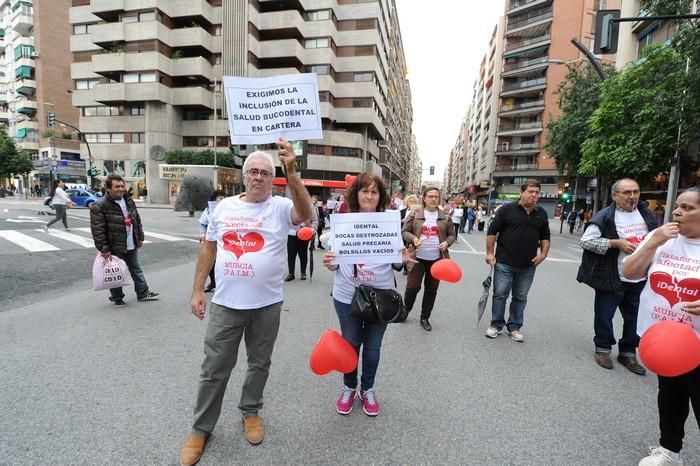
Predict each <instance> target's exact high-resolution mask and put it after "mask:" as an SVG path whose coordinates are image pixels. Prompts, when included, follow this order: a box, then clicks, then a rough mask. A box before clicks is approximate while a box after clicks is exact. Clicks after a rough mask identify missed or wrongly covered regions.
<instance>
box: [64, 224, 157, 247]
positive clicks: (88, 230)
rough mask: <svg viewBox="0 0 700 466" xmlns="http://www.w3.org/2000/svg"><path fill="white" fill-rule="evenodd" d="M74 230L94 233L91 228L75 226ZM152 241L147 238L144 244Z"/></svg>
mask: <svg viewBox="0 0 700 466" xmlns="http://www.w3.org/2000/svg"><path fill="white" fill-rule="evenodd" d="M73 230H75V231H84V232H86V233H90V235H92V230H90V229H89V228H73ZM151 243H152V241H148V240H145V241H144V242H143V244H151ZM94 246H95V244H94V243H93V247H94Z"/></svg>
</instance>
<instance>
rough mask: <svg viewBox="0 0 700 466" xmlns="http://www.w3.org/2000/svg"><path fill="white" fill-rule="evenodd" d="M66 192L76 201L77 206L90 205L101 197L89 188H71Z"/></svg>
mask: <svg viewBox="0 0 700 466" xmlns="http://www.w3.org/2000/svg"><path fill="white" fill-rule="evenodd" d="M66 194H68V197H70V200H71V201H73V202H74V203H75V206H76V207H90V204H92V203H93V202H95V201H96V200H98V199H99V198H100V197H99V196H98V195H97V194H95V193H93V192H92V191H88V190H87V189H69V190H67V191H66Z"/></svg>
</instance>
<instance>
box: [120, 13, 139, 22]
mask: <svg viewBox="0 0 700 466" xmlns="http://www.w3.org/2000/svg"><path fill="white" fill-rule="evenodd" d="M138 20H139V17H138V16H136V15H129V16H122V23H136V22H138Z"/></svg>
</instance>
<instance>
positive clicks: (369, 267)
mask: <svg viewBox="0 0 700 466" xmlns="http://www.w3.org/2000/svg"><path fill="white" fill-rule="evenodd" d="M388 204H389V196H388V195H387V192H386V187H385V186H384V182H383V181H382V179H381V178H380V177H378V176H375V175H372V174H370V173H361V174H359V175H358V176H357V178H355V181H353V183H352V184H351V185H350V186H349V187H348V190H347V192H346V194H345V205H346V209H347V210H346V212H351V213H355V212H384V210H385V209H386V207H387V205H388ZM335 215H336V214H334V216H335ZM338 215H342V214H338ZM334 258H335V253H334V252H333V251H330V250H329V251H328V252H326V254H324V256H323V265H325V266H326V268H327V269H328V270H331V271H335V272H336V273H335V279H334V280H333V305H334V306H335V312H336V313H337V314H338V321H339V322H340V330H341V333H342V335H343V337H344V338H345V339H346V340H347V341H348V342H350V344H351V345H352V346H353V347H354V348H355V351H356V352H357V354H358V356H359V354H360V347H362V377H361V380H360V391H359V393H358V392H357V369H355V370H354V371H353V372H350V373H348V374H344V375H343V384H344V386H343V389H342V391H341V393H340V397H339V398H338V402H337V403H336V411H337V412H338V413H339V414H350V412H351V411H352V407H353V402H354V401H355V398H359V399H360V400H361V401H362V410H363V411H364V412H365V414H366V415H367V416H376V415H378V414H379V403H378V402H377V397H376V395H375V393H374V379H375V376H376V374H377V367H379V353H380V352H379V350H380V348H381V346H382V338H383V337H384V331H385V330H386V325H387V324H385V323H368V322H364V321H362V320H360V319H357V318H355V317H353V316H351V315H350V304H351V303H352V297H353V294H354V293H355V286H356V284H359V283H366V284H369V285H371V286H372V287H374V288H379V289H385V290H394V289H396V280H395V279H394V269H396V270H400V269H401V265H402V264H401V263H398V264H393V265H392V264H341V265H337V264H336V265H333V264H331V261H332V260H333V259H334Z"/></svg>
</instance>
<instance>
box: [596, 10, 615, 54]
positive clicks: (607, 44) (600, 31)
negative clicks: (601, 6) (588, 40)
mask: <svg viewBox="0 0 700 466" xmlns="http://www.w3.org/2000/svg"><path fill="white" fill-rule="evenodd" d="M619 17H620V10H599V11H598V12H597V13H596V17H595V39H594V42H593V53H595V54H598V55H600V54H604V53H615V52H617V39H618V36H619V34H620V23H619V22H617V21H615V20H616V19H618V18H619Z"/></svg>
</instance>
